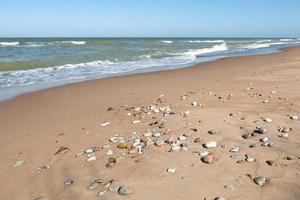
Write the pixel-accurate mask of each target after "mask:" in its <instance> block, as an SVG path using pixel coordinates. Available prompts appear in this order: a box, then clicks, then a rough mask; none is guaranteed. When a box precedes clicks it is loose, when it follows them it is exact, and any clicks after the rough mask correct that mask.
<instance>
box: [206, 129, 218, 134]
mask: <svg viewBox="0 0 300 200" xmlns="http://www.w3.org/2000/svg"><path fill="white" fill-rule="evenodd" d="M208 133H209V134H211V135H215V134H217V133H218V132H217V131H215V130H209V131H208Z"/></svg>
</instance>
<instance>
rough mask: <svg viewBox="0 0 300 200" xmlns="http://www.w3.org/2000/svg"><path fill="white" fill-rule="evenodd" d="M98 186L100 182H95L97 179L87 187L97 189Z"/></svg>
mask: <svg viewBox="0 0 300 200" xmlns="http://www.w3.org/2000/svg"><path fill="white" fill-rule="evenodd" d="M97 186H98V183H97V182H95V181H93V182H91V183H90V184H89V185H88V187H87V189H88V190H93V189H95V188H96V187H97Z"/></svg>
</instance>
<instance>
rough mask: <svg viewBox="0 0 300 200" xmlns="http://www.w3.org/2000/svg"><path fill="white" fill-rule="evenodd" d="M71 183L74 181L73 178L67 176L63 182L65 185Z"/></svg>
mask: <svg viewBox="0 0 300 200" xmlns="http://www.w3.org/2000/svg"><path fill="white" fill-rule="evenodd" d="M73 183H74V180H73V179H71V178H68V179H66V180H65V181H64V184H65V185H72V184H73Z"/></svg>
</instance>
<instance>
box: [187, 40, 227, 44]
mask: <svg viewBox="0 0 300 200" xmlns="http://www.w3.org/2000/svg"><path fill="white" fill-rule="evenodd" d="M187 42H189V43H223V42H225V41H224V40H189V41H187Z"/></svg>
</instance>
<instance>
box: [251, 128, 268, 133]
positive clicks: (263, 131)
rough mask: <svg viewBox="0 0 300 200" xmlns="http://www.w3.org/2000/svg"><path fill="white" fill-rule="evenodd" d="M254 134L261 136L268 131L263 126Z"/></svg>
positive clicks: (256, 129)
mask: <svg viewBox="0 0 300 200" xmlns="http://www.w3.org/2000/svg"><path fill="white" fill-rule="evenodd" d="M253 132H254V133H259V134H264V133H266V132H267V130H266V129H265V128H263V127H261V126H258V127H256V128H255V129H254V131H253Z"/></svg>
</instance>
